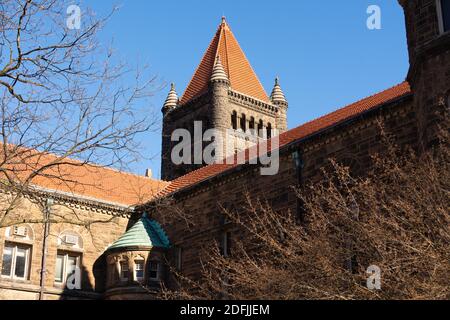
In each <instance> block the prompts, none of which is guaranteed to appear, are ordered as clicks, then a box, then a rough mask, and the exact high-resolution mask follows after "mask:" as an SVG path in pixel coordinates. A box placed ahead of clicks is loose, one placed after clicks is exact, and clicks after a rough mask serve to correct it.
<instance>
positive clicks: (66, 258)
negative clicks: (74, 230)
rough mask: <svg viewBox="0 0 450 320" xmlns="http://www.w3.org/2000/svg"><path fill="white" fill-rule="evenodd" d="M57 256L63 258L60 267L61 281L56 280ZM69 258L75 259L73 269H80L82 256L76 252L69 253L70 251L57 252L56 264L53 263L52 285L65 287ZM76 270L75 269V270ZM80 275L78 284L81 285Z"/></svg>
mask: <svg viewBox="0 0 450 320" xmlns="http://www.w3.org/2000/svg"><path fill="white" fill-rule="evenodd" d="M58 256H62V257H63V262H62V265H61V268H62V270H61V271H62V279H61V281H59V280H57V279H56V277H57V274H58V270H57V266H58V265H57V261H58ZM69 257H70V258H76V263H75V268H78V269H80V268H81V259H82V254H81V253H78V252H70V251H64V250H58V251H57V253H56V260H55V261H56V263H55V276H54V283H55V284H56V285H58V286H64V287H65V286H66V285H67V278H68V274H67V266H68V261H69ZM75 270H76V269H75ZM81 276H82V275H81V273H80V279H79V281H80V283H81Z"/></svg>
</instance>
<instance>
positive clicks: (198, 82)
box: [181, 20, 269, 104]
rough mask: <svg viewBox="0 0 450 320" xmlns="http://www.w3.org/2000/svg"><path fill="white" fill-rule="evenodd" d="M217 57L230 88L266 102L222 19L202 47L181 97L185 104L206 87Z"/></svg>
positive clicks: (260, 87) (246, 61) (265, 94)
mask: <svg viewBox="0 0 450 320" xmlns="http://www.w3.org/2000/svg"><path fill="white" fill-rule="evenodd" d="M217 56H219V57H220V60H221V62H222V65H223V67H224V69H225V71H226V72H227V75H228V78H229V79H230V83H231V88H233V89H234V90H236V91H238V92H240V93H243V94H246V95H249V96H251V97H253V98H257V99H259V100H262V101H265V102H269V98H268V96H267V93H266V92H265V90H264V88H263V86H262V84H261V82H260V81H259V79H258V77H257V76H256V74H255V72H254V71H253V69H252V67H251V65H250V63H249V62H248V60H247V58H246V56H245V54H244V52H243V51H242V49H241V47H240V46H239V43H238V42H237V40H236V38H235V36H234V35H233V32H232V31H231V29H230V27H229V26H228V24H227V23H226V22H225V20H223V22H222V23H221V24H220V26H219V28H218V30H217V32H216V34H215V36H214V38H213V39H212V41H211V43H210V44H209V46H208V49H207V50H206V53H205V55H204V56H203V58H202V60H201V62H200V64H199V66H198V67H197V70H196V71H195V73H194V76H193V77H192V79H191V81H190V83H189V85H188V86H187V88H186V91H185V92H184V94H183V96H182V97H181V104H185V103H186V102H188V101H190V100H191V99H193V98H196V97H198V96H200V95H202V94H203V93H205V92H206V91H207V90H208V84H209V80H210V78H211V74H212V69H213V67H214V62H215V60H216V58H217Z"/></svg>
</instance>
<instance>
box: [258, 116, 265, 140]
mask: <svg viewBox="0 0 450 320" xmlns="http://www.w3.org/2000/svg"><path fill="white" fill-rule="evenodd" d="M263 130H264V124H263V121H262V120H259V123H258V135H259V136H260V137H261V138H262V137H263V136H264V132H263Z"/></svg>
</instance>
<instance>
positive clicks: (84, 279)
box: [60, 259, 100, 300]
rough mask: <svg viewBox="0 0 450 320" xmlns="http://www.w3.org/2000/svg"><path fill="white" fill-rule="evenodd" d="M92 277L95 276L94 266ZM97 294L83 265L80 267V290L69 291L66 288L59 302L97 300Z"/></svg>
mask: <svg viewBox="0 0 450 320" xmlns="http://www.w3.org/2000/svg"><path fill="white" fill-rule="evenodd" d="M99 260H100V259H99ZM97 261H98V260H97ZM96 263H97V262H96ZM94 276H95V265H94ZM96 279H97V278H96ZM95 282H96V284H95V287H97V282H98V281H97V280H96V281H95ZM99 285H100V283H99ZM97 292H98V291H97V290H96V289H95V288H94V285H93V284H92V283H91V281H90V278H89V271H88V269H87V268H86V266H85V265H82V266H81V289H80V290H76V289H74V290H70V289H69V288H68V287H67V286H66V287H65V288H64V290H63V292H62V294H61V296H60V300H94V299H98V295H96V293H97Z"/></svg>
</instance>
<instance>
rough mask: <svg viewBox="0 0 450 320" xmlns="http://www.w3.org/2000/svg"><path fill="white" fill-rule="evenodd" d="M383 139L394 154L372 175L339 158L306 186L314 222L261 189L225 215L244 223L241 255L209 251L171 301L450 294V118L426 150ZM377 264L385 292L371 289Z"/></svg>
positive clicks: (301, 192) (236, 248) (303, 194)
mask: <svg viewBox="0 0 450 320" xmlns="http://www.w3.org/2000/svg"><path fill="white" fill-rule="evenodd" d="M382 136H383V137H384V138H385V139H384V140H385V146H386V148H385V149H386V150H385V152H383V153H381V154H379V155H377V156H374V158H373V168H372V170H371V171H370V172H369V173H368V175H367V176H364V177H355V176H353V175H352V174H351V173H350V171H349V168H347V167H344V166H343V165H340V164H339V163H338V162H336V161H333V160H330V165H329V167H328V168H327V169H324V170H323V176H322V180H321V181H320V182H319V183H315V184H314V185H310V186H307V187H304V188H297V189H296V190H297V194H298V197H299V198H300V199H302V201H303V203H304V208H305V221H304V222H301V223H300V222H299V221H298V220H297V219H296V218H295V217H294V216H293V215H292V214H291V213H289V212H276V211H274V210H273V208H272V207H271V206H270V205H269V204H268V203H266V202H264V201H259V200H258V199H257V198H256V199H255V197H254V196H251V195H247V201H246V203H247V206H246V208H243V209H242V210H238V212H232V211H224V214H225V215H226V216H228V218H229V219H230V220H231V221H232V222H233V223H234V225H235V231H234V233H233V239H234V241H233V244H232V252H231V255H230V256H228V257H224V256H223V255H221V253H220V250H219V249H218V247H217V246H216V248H215V249H213V250H211V249H205V250H206V251H205V252H204V253H203V254H202V255H201V257H202V259H203V270H202V277H201V279H200V280H198V279H192V278H189V277H187V276H185V275H183V274H177V279H178V282H179V286H180V288H179V290H177V291H170V290H163V293H162V297H163V298H166V299H167V298H168V299H179V298H184V299H217V298H223V299H236V300H240V299H244V300H245V299H274V300H284V299H287V300H294V299H337V300H348V299H450V278H449V277H448V275H449V273H450V263H449V261H450V215H449V208H448V204H449V203H450V201H449V200H450V185H449V181H450V175H449V173H450V171H449V169H450V168H449V165H450V149H449V145H448V143H449V139H448V138H449V136H448V121H446V124H445V130H443V132H442V138H441V143H440V146H438V147H436V148H435V149H433V150H429V151H428V152H426V153H424V154H421V155H417V154H415V153H414V152H412V151H405V150H400V149H399V148H398V147H396V146H395V144H394V142H393V139H391V138H390V137H389V135H387V134H385V133H383V135H382ZM241 235H242V237H241ZM239 239H243V240H239ZM371 266H376V267H378V268H379V269H380V271H381V274H380V285H381V288H379V289H380V290H377V288H376V286H375V288H374V287H371V286H368V285H367V284H368V283H367V281H368V280H371V278H370V276H371V274H368V273H367V272H368V268H369V267H371ZM369 271H370V269H369ZM369 282H370V281H369ZM370 283H372V282H370ZM374 284H375V283H374Z"/></svg>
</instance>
